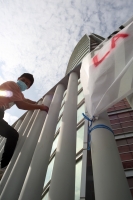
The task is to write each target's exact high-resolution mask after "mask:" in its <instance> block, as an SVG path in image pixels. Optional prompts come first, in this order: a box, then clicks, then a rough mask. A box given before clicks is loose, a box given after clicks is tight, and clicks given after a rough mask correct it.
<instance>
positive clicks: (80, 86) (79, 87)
mask: <svg viewBox="0 0 133 200" xmlns="http://www.w3.org/2000/svg"><path fill="white" fill-rule="evenodd" d="M81 88H82V85H81V83H79V84H78V91H79V90H80V89H81Z"/></svg>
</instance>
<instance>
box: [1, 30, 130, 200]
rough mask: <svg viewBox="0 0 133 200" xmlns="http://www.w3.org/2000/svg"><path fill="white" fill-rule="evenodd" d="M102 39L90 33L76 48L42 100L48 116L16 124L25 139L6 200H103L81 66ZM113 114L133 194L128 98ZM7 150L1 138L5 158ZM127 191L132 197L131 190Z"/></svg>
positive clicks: (7, 177)
mask: <svg viewBox="0 0 133 200" xmlns="http://www.w3.org/2000/svg"><path fill="white" fill-rule="evenodd" d="M102 41H103V38H102V37H100V36H98V35H95V34H91V35H90V36H87V35H85V36H84V37H83V38H82V39H81V40H80V42H79V43H78V44H77V46H76V47H75V49H74V51H73V53H72V55H71V57H70V60H69V63H68V66H67V70H66V76H65V77H64V78H63V79H62V80H61V81H60V82H59V83H57V85H55V86H54V87H53V88H52V89H51V90H50V91H48V92H47V93H46V94H45V95H44V96H43V97H42V99H41V100H40V101H42V102H43V103H44V104H45V105H47V106H49V107H50V110H49V113H48V115H47V114H46V113H45V112H41V111H30V112H26V113H25V114H24V115H23V116H22V117H21V118H20V119H19V120H17V122H16V123H14V124H13V126H14V127H15V128H16V129H17V130H18V132H19V134H20V139H19V142H18V145H17V148H16V150H15V153H14V156H13V158H12V160H11V162H10V164H9V166H8V168H7V170H6V172H5V174H4V176H3V178H2V180H1V183H0V186H1V187H0V194H1V196H0V199H1V200H5V199H6V200H9V199H10V200H32V199H34V200H39V199H42V200H57V199H58V200H62V199H63V200H68V199H69V200H79V199H82V200H89V199H91V200H95V199H96V200H101V199H97V197H96V194H95V192H94V191H95V190H96V188H95V184H94V179H93V177H94V174H93V167H94V166H93V164H94V163H92V156H93V155H92V150H88V125H89V124H88V121H87V120H85V119H84V117H83V115H82V113H86V109H85V99H84V95H83V88H82V85H81V82H80V67H81V65H80V64H81V62H82V59H83V57H84V56H85V55H86V54H87V53H88V52H90V51H93V50H94V49H95V47H96V46H97V45H99V44H100V43H101V42H102ZM108 116H109V119H110V123H111V127H112V130H113V132H114V137H115V140H116V145H117V148H118V151H119V155H120V158H121V162H122V165H123V170H124V173H125V177H126V179H127V181H128V190H129V189H130V191H131V194H132V196H133V158H132V156H133V155H132V148H133V110H132V108H131V107H130V105H129V103H128V101H127V100H126V99H124V100H122V101H121V102H119V103H117V104H116V105H114V106H113V107H112V108H110V109H108ZM3 146H4V139H3V138H1V143H0V147H1V154H2V151H3ZM105 146H106V145H105ZM75 148H76V152H75ZM101 162H102V161H101ZM115 164H116V163H113V165H114V166H115ZM116 165H117V164H116ZM108 182H110V180H108ZM107 184H108V183H107ZM112 185H115V183H112ZM99 187H101V184H99ZM121 192H123V191H121ZM125 193H127V196H128V195H129V194H128V191H127V189H125ZM108 195H109V196H111V193H108ZM130 199H131V198H129V200H130ZM102 200H104V199H102ZM106 200H107V199H106ZM115 200H116V199H115ZM122 200H124V199H122Z"/></svg>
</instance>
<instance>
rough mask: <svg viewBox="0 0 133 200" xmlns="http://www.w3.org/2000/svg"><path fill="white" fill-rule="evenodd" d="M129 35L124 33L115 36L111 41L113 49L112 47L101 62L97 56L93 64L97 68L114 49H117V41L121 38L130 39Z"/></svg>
mask: <svg viewBox="0 0 133 200" xmlns="http://www.w3.org/2000/svg"><path fill="white" fill-rule="evenodd" d="M128 36H129V35H128V34H124V33H119V34H117V35H115V36H114V37H113V38H112V39H111V47H110V50H109V51H108V52H107V53H106V54H105V55H104V56H103V57H102V58H101V59H100V60H99V58H98V55H95V56H94V57H93V58H92V60H93V63H94V65H95V66H96V67H97V66H98V65H99V64H101V63H102V62H103V61H104V60H105V58H106V57H107V56H108V55H109V53H110V52H111V50H112V49H114V48H115V47H116V41H117V40H118V39H119V38H126V37H128Z"/></svg>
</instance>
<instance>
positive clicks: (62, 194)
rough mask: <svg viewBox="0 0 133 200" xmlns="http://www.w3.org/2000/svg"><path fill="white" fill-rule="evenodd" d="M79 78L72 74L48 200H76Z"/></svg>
mask: <svg viewBox="0 0 133 200" xmlns="http://www.w3.org/2000/svg"><path fill="white" fill-rule="evenodd" d="M77 85H78V76H77V74H76V73H75V72H72V73H71V74H70V78H69V83H68V90H67V95H66V103H65V106H64V112H63V117H62V126H61V130H60V137H59V142H58V147H57V151H56V156H55V162H54V168H53V173H52V179H51V185H50V191H49V196H48V200H53V199H54V200H61V199H63V200H68V199H69V200H74V191H75V158H76V126H77Z"/></svg>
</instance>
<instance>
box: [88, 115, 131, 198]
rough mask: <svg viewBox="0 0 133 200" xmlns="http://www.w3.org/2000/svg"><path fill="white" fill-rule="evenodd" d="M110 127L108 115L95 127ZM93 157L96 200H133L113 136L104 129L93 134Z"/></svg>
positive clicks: (94, 123) (100, 118) (100, 117)
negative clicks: (102, 125) (99, 125)
mask: <svg viewBox="0 0 133 200" xmlns="http://www.w3.org/2000/svg"><path fill="white" fill-rule="evenodd" d="M97 124H105V125H107V126H110V123H109V119H108V116H107V113H106V112H105V113H103V114H101V115H100V116H99V119H98V120H96V121H95V122H93V126H95V125H97ZM91 155H92V167H93V178H94V188H95V199H96V200H112V199H113V200H118V199H120V200H127V199H128V200H132V197H131V193H130V190H129V186H128V183H127V180H126V177H125V173H124V170H123V167H122V163H121V160H120V156H119V153H118V149H117V146H116V142H115V139H114V136H113V134H112V133H111V132H110V131H109V130H107V129H103V128H98V129H95V130H93V131H92V132H91Z"/></svg>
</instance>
